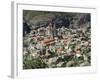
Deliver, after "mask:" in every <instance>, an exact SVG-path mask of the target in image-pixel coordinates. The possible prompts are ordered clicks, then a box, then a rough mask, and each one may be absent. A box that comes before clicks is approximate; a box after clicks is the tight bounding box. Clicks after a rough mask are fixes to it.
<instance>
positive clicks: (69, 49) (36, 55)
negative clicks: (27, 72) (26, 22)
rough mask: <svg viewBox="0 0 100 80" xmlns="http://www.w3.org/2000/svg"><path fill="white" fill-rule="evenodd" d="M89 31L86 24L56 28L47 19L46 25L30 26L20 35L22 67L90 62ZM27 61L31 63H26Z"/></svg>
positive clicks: (50, 66)
mask: <svg viewBox="0 0 100 80" xmlns="http://www.w3.org/2000/svg"><path fill="white" fill-rule="evenodd" d="M87 25H90V24H89V23H87ZM83 26H85V25H83ZM90 35H91V31H90V26H89V27H80V28H77V29H72V28H66V27H65V26H62V27H61V28H56V26H55V24H52V23H49V24H48V26H47V27H46V28H45V27H40V28H37V29H36V30H34V29H33V30H31V32H30V33H29V34H27V35H26V36H24V37H23V55H24V57H23V59H24V60H23V64H24V65H23V66H24V68H25V69H28V68H53V67H72V66H74V67H75V66H78V67H79V66H90V65H91V38H90ZM38 59H39V60H40V63H39V62H38ZM28 61H29V63H30V62H31V65H30V66H31V67H30V66H29V67H27V65H29V64H28ZM34 61H35V62H34ZM36 61H37V62H36ZM37 64H39V65H37ZM42 64H43V65H42ZM33 65H34V67H33ZM35 65H36V66H35Z"/></svg>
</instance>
